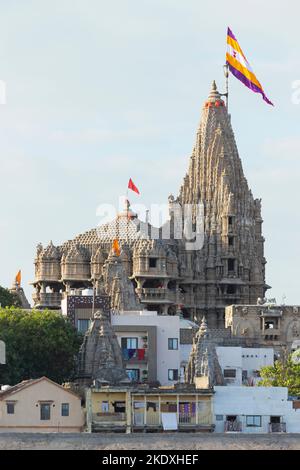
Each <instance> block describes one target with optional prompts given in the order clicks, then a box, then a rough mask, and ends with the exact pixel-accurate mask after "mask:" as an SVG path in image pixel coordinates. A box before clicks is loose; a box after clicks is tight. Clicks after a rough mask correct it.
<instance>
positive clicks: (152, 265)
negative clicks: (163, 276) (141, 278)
mask: <svg viewBox="0 0 300 470" xmlns="http://www.w3.org/2000/svg"><path fill="white" fill-rule="evenodd" d="M156 266H157V258H149V268H156Z"/></svg>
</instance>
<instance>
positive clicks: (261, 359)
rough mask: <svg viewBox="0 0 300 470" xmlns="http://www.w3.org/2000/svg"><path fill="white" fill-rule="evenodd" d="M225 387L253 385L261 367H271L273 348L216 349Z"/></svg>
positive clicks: (234, 347) (257, 378)
mask: <svg viewBox="0 0 300 470" xmlns="http://www.w3.org/2000/svg"><path fill="white" fill-rule="evenodd" d="M216 351H217V355H218V359H219V363H220V366H221V368H222V372H223V375H224V379H225V382H226V385H230V386H232V385H239V386H240V385H255V384H256V383H257V382H259V380H260V379H259V371H260V369H261V368H262V367H265V366H273V364H274V350H273V348H242V347H236V346H232V347H231V346H218V347H217V348H216Z"/></svg>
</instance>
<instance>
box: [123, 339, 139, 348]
mask: <svg viewBox="0 0 300 470" xmlns="http://www.w3.org/2000/svg"><path fill="white" fill-rule="evenodd" d="M121 347H122V349H137V348H138V338H121Z"/></svg>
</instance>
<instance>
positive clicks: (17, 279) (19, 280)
mask: <svg viewBox="0 0 300 470" xmlns="http://www.w3.org/2000/svg"><path fill="white" fill-rule="evenodd" d="M16 283H17V284H18V286H20V285H21V270H19V272H18V274H17V275H16Z"/></svg>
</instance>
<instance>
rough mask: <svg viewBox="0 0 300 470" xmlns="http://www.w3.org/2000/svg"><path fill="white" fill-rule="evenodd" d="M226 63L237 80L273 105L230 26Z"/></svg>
mask: <svg viewBox="0 0 300 470" xmlns="http://www.w3.org/2000/svg"><path fill="white" fill-rule="evenodd" d="M226 64H227V65H228V67H229V70H230V72H231V73H232V74H233V75H234V76H235V77H236V78H237V79H238V80H240V81H241V82H242V83H243V84H244V85H246V87H248V88H250V90H252V91H254V92H255V93H260V94H261V95H262V97H263V99H264V100H265V101H266V103H268V104H271V105H272V106H274V105H273V103H271V101H270V100H269V99H268V98H267V97H266V95H265V92H264V90H263V87H262V86H261V84H260V83H259V81H258V80H257V78H256V75H255V74H254V72H253V70H252V68H251V66H250V64H249V62H248V60H247V59H246V56H245V54H244V53H243V51H242V49H241V47H240V45H239V43H238V41H237V39H236V37H235V35H234V34H233V32H232V31H231V29H230V28H228V31H227V53H226Z"/></svg>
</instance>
